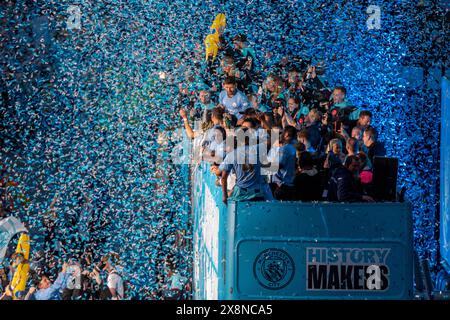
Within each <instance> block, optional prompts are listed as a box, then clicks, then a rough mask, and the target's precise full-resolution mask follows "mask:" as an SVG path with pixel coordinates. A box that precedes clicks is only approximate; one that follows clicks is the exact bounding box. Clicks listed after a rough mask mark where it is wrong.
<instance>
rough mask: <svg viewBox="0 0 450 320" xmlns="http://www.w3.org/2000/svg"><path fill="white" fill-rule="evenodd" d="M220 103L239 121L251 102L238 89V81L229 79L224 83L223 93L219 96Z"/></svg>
mask: <svg viewBox="0 0 450 320" xmlns="http://www.w3.org/2000/svg"><path fill="white" fill-rule="evenodd" d="M219 103H220V104H222V105H223V106H224V107H225V110H226V111H227V112H228V113H230V114H232V115H234V116H236V118H237V119H238V120H239V119H240V118H241V117H242V114H240V113H239V112H243V111H245V109H247V108H248V107H249V105H250V104H249V102H248V99H247V97H246V96H245V94H243V93H242V92H241V91H239V90H237V88H236V80H235V79H234V78H232V77H228V78H226V79H225V81H224V82H223V91H222V92H221V93H220V95H219Z"/></svg>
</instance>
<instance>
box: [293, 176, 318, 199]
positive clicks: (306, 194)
mask: <svg viewBox="0 0 450 320" xmlns="http://www.w3.org/2000/svg"><path fill="white" fill-rule="evenodd" d="M321 183H322V177H321V175H320V173H319V172H316V173H315V174H308V173H306V172H302V173H299V174H297V175H296V176H295V179H294V186H295V193H296V194H295V195H296V197H295V198H296V199H295V200H300V201H319V200H321V197H322V190H323V188H322V185H321Z"/></svg>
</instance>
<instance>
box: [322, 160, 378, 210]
mask: <svg viewBox="0 0 450 320" xmlns="http://www.w3.org/2000/svg"><path fill="white" fill-rule="evenodd" d="M359 168H360V163H359V159H358V157H357V156H349V157H347V159H345V163H344V165H343V166H342V165H341V166H340V167H338V168H337V169H336V170H335V171H334V173H333V175H332V176H331V179H330V181H329V183H328V195H327V200H328V201H340V202H361V201H368V202H373V201H374V200H373V198H372V197H370V196H367V195H364V194H362V193H360V192H358V189H357V186H356V179H355V176H358V173H359Z"/></svg>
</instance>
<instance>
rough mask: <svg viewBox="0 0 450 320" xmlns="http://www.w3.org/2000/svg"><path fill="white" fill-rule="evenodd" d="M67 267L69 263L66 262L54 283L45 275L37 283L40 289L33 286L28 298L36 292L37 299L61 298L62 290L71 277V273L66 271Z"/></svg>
mask: <svg viewBox="0 0 450 320" xmlns="http://www.w3.org/2000/svg"><path fill="white" fill-rule="evenodd" d="M66 269H67V264H66V263H64V264H63V267H62V270H61V272H60V273H59V275H58V278H56V281H55V282H54V283H52V282H51V281H50V279H49V278H48V277H47V276H45V275H43V276H42V277H41V279H40V281H39V283H38V285H37V289H38V290H36V288H34V287H31V288H30V290H29V292H28V295H27V298H28V296H29V295H31V294H33V293H34V298H35V299H36V300H60V299H61V292H60V291H61V290H62V289H63V288H64V287H65V286H66V283H67V278H68V277H69V273H67V272H66ZM27 298H26V299H27ZM27 300H28V299H27Z"/></svg>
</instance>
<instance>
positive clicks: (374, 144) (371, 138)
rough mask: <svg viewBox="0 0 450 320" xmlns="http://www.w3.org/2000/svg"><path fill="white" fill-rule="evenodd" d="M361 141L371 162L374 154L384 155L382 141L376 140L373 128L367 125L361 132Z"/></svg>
mask: <svg viewBox="0 0 450 320" xmlns="http://www.w3.org/2000/svg"><path fill="white" fill-rule="evenodd" d="M363 143H364V146H365V147H366V149H367V157H368V158H369V160H370V162H371V163H373V158H374V157H376V156H380V157H384V156H385V155H386V150H385V149H384V146H383V144H382V143H380V142H378V141H377V133H376V131H375V128H373V127H367V128H366V130H364V133H363Z"/></svg>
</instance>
